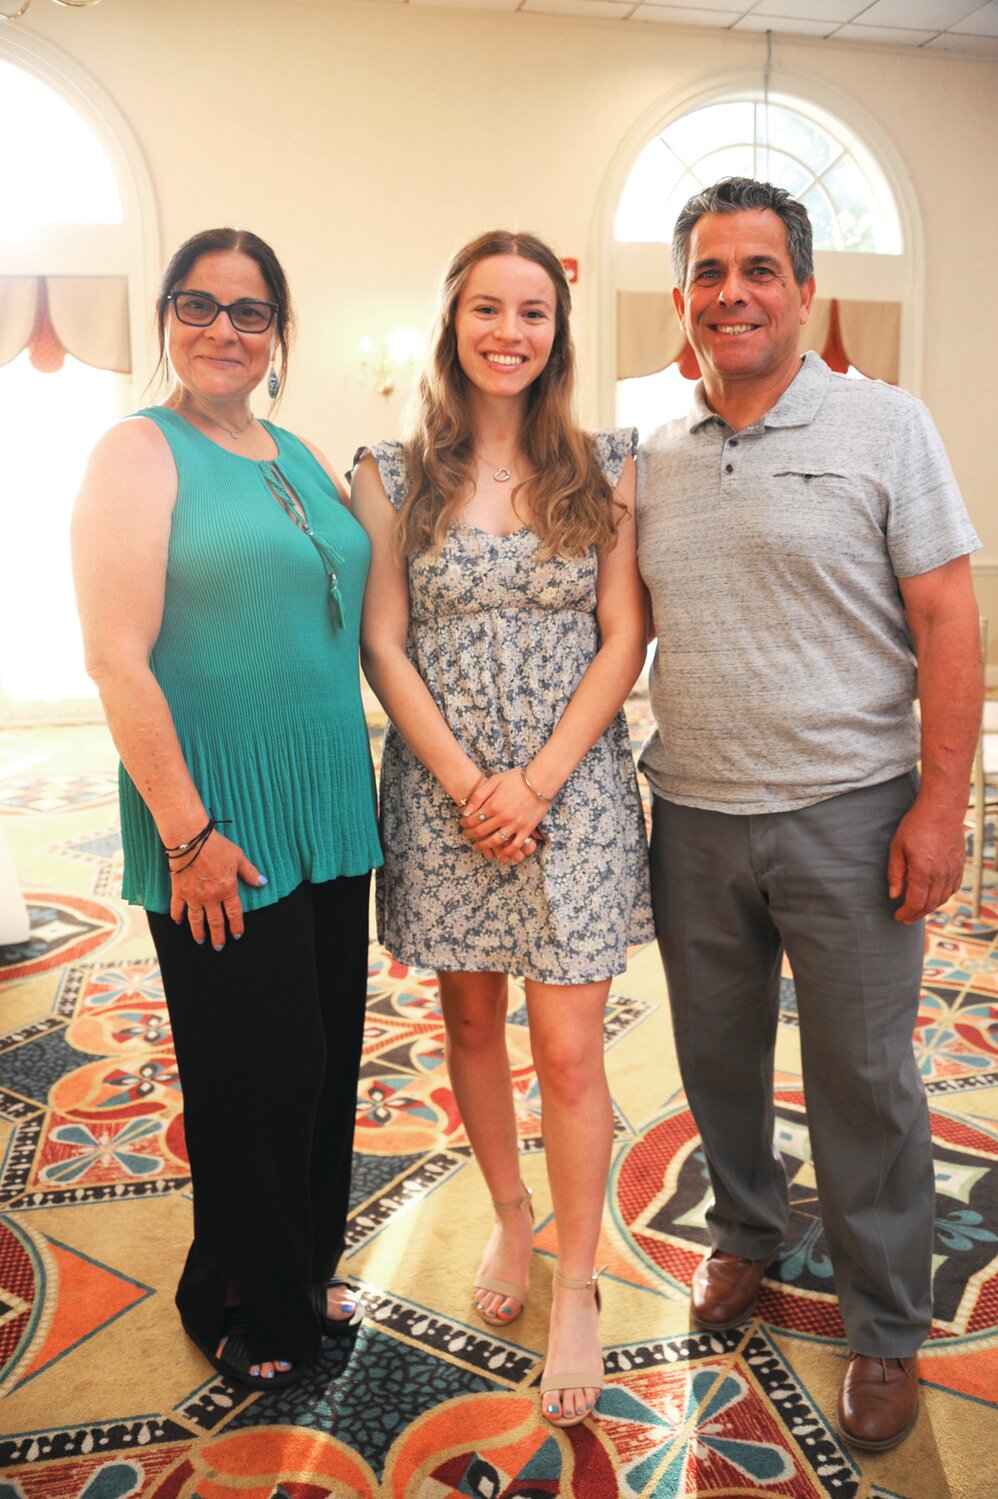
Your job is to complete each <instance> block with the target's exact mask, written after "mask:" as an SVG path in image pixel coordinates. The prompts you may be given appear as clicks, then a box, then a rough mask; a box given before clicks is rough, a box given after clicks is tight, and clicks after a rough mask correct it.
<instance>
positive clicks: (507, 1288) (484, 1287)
mask: <svg viewBox="0 0 998 1499" xmlns="http://www.w3.org/2000/svg"><path fill="white" fill-rule="evenodd" d="M520 1185H521V1187H523V1183H522V1182H521V1183H520ZM533 1195H534V1194H533V1192H532V1191H531V1189H530V1188H529V1187H523V1191H522V1192H521V1193H520V1196H519V1197H515V1198H514V1199H513V1200H512V1202H496V1201H494V1200H493V1203H492V1207H493V1209H494V1210H495V1212H496V1213H514V1212H518V1211H519V1209H520V1208H522V1207H523V1205H524V1203H526V1204H527V1206H528V1207H529V1208H530V1218H531V1222H532V1221H533V1217H534V1205H533V1203H532V1202H531V1198H532V1197H533ZM475 1290H476V1291H479V1292H480V1291H493V1292H494V1293H495V1294H496V1295H497V1296H503V1297H505V1298H506V1300H508V1301H517V1302H519V1309H518V1310H517V1311H515V1312H514V1313H513V1315H512V1316H511V1317H497V1316H496V1315H495V1313H494V1312H486V1311H483V1309H482V1307H481V1306H480V1305H479V1303H478V1301H477V1300H475V1299H474V1298H473V1299H472V1305H473V1306H474V1308H475V1311H476V1312H477V1313H478V1315H479V1316H480V1317H481V1319H482V1321H483V1322H487V1323H488V1324H489V1326H490V1327H508V1326H509V1324H510V1323H511V1322H515V1321H516V1319H517V1317H518V1316H519V1315H520V1312H522V1311H523V1308H524V1307H525V1306H526V1304H527V1295H528V1291H529V1287H527V1286H518V1285H516V1284H514V1282H513V1281H511V1280H500V1279H499V1278H498V1277H497V1276H493V1275H479V1276H478V1277H477V1279H476V1281H475Z"/></svg>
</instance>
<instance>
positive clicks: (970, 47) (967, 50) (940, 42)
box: [925, 31, 998, 58]
mask: <svg viewBox="0 0 998 1499" xmlns="http://www.w3.org/2000/svg"><path fill="white" fill-rule="evenodd" d="M925 50H926V52H954V53H956V54H957V55H958V56H960V57H996V58H998V36H968V35H967V34H966V32H962V31H944V32H943V34H942V36H937V37H933V39H932V41H931V42H926V44H925Z"/></svg>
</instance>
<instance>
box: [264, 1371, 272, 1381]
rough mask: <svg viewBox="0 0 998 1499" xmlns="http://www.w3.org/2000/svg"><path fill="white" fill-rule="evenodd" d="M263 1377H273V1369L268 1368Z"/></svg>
mask: <svg viewBox="0 0 998 1499" xmlns="http://www.w3.org/2000/svg"><path fill="white" fill-rule="evenodd" d="M263 1377H264V1379H273V1377H274V1371H273V1369H268V1370H267V1372H266V1374H265V1375H264V1376H263Z"/></svg>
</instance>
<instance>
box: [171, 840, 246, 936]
mask: <svg viewBox="0 0 998 1499" xmlns="http://www.w3.org/2000/svg"><path fill="white" fill-rule="evenodd" d="M240 880H245V881H246V883H247V885H256V886H261V885H265V884H266V883H267V880H266V877H265V876H264V875H262V874H261V873H260V871H259V870H258V869H257V867H256V865H255V864H251V863H250V861H249V859H247V857H246V855H245V854H244V853H243V851H242V849H241V848H240V847H239V845H238V843H233V842H232V841H231V840H230V839H229V838H225V837H223V835H222V834H221V833H220V832H219V831H218V829H217V828H216V829H214V831H213V832H212V833H211V834H210V835H209V837H208V838H206V839H205V842H204V844H203V845H202V847H201V850H200V852H199V853H198V856H197V858H196V859H194V860H193V862H192V863H190V864H188V865H187V866H186V868H184V869H180V870H176V871H171V889H172V893H171V900H170V915H171V916H172V918H173V920H174V921H175V922H176V923H177V924H178V926H179V924H180V923H181V922H182V921H183V919H184V912H185V910H186V912H187V919H188V921H189V922H190V928H191V935H192V936H193V938H194V940H195V942H197V943H198V944H199V945H200V944H201V943H203V942H204V940H205V937H206V936H210V938H211V945H212V947H213V948H214V949H215V951H216V952H219V951H221V949H222V948H223V947H224V946H225V934H226V927H228V931H229V934H230V935H231V936H233V937H236V938H239V937H241V936H242V934H243V903H242V901H241V900H240V899H239V881H240Z"/></svg>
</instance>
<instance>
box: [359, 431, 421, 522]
mask: <svg viewBox="0 0 998 1499" xmlns="http://www.w3.org/2000/svg"><path fill="white" fill-rule="evenodd" d="M368 453H370V455H371V457H372V458H373V459H374V461H375V463H376V464H377V465H378V473H379V474H380V476H381V482H382V484H383V485H384V486H385V493H386V494H387V496H388V498H389V499H390V500H391V502H392V504H393V506H394V507H395V509H396V510H401V508H402V505H403V504H404V502H405V497H406V495H407V494H408V493H409V473H408V470H407V469H406V466H405V448H404V446H403V444H402V443H400V442H397V441H387V442H374V443H371V445H370V447H368V446H366V445H365V446H362V447H359V448H358V449H357V451H356V453H355V454H354V459H353V463H352V464H351V465H350V470H349V472H348V474H347V478H348V479H349V478H352V476H353V471H354V469H355V468H356V467H357V465H358V463H359V462H360V460H361V459H362V458H363V457H365V456H366V455H367V454H368Z"/></svg>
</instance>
